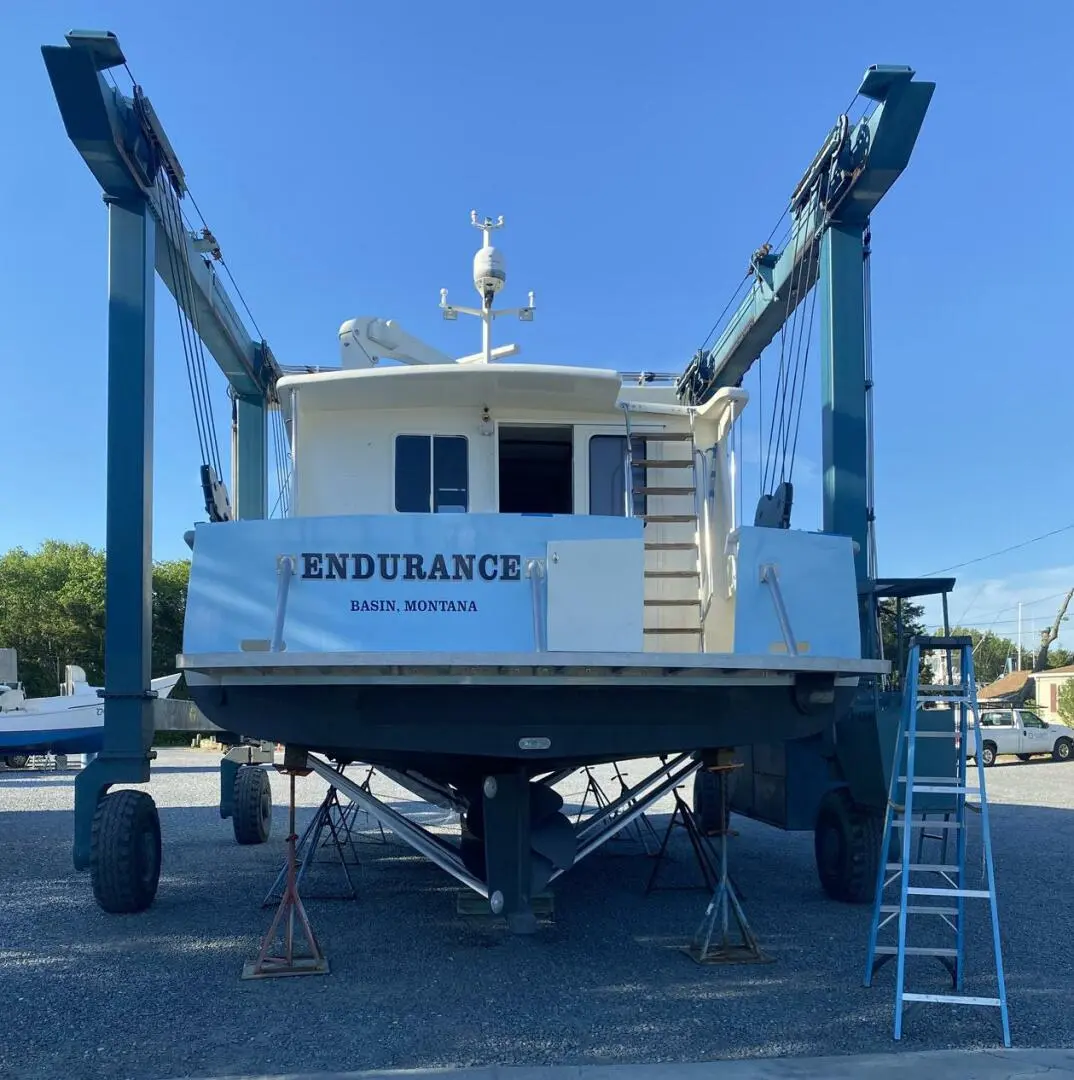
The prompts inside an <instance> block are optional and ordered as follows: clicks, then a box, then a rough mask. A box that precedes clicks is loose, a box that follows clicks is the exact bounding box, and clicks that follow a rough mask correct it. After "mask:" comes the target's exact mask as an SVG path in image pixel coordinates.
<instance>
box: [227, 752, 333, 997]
mask: <svg viewBox="0 0 1074 1080" xmlns="http://www.w3.org/2000/svg"><path fill="white" fill-rule="evenodd" d="M276 768H277V769H278V770H279V771H280V772H282V773H286V774H287V775H288V776H289V777H290V781H291V806H290V829H289V831H288V835H287V884H286V885H285V886H284V890H283V898H282V899H281V901H280V906H279V907H278V908H277V909H276V915H275V917H274V918H273V920H272V925H271V926H270V927H269V929H268V933H267V934H266V935H265V936H264V938H263V939H262V942H261V949H260V951H259V952H258V954H257V958H256V959H255V960H248V961H247V962H246V963H245V964H244V965H243V969H242V978H244V979H270V978H276V977H279V976H283V975H327V974H328V960H327V959H326V958H325V956H324V954H323V953H322V952H321V947H320V946H319V945H318V944H317V938H316V936H315V935H314V933H313V927H312V926H310V921H309V918H308V917H307V916H306V909H305V907H303V905H302V898H301V897H300V896H299V895H298V856H297V854H296V850H295V842H296V840H297V839H298V837H297V836H296V835H295V776H296V775H298V776H308V775H309V774H310V770H309V769H308V768H291V767H289V766H288V765H287V764H286V762H285V764H283V765H277V766H276ZM296 917H297V918H298V921H299V923H301V926H302V932H303V934H304V935H305V937H306V943H307V945H308V946H309V950H310V951H309V954H308V955H305V956H296V955H295V918H296ZM281 923H283V939H284V940H283V948H284V954H283V955H282V956H279V955H276V954H274V953H273V952H272V950H273V948H274V947H275V945H276V940H277V935H278V933H279V931H280V924H281Z"/></svg>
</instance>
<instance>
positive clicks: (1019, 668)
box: [1018, 600, 1022, 671]
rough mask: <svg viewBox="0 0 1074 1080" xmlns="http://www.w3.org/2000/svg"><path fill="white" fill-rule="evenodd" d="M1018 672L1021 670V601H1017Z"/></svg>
mask: <svg viewBox="0 0 1074 1080" xmlns="http://www.w3.org/2000/svg"><path fill="white" fill-rule="evenodd" d="M1018 670H1019V671H1021V670H1022V601H1021V600H1019V601H1018Z"/></svg>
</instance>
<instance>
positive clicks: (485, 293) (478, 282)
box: [474, 247, 507, 302]
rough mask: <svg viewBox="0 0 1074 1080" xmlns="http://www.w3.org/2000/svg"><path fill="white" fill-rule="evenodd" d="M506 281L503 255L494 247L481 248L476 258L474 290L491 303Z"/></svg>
mask: <svg viewBox="0 0 1074 1080" xmlns="http://www.w3.org/2000/svg"><path fill="white" fill-rule="evenodd" d="M506 280H507V271H506V269H505V268H504V261H503V255H502V254H501V253H500V252H499V251H497V250H496V249H495V248H494V247H483V248H480V249H479V250H478V252H477V254H476V255H475V256H474V288H475V289H477V291H478V292H479V293H480V294H481V296H482V297H483V298H484V300H485V301H486V302H489V301H490V300H491V299H492V297H493V296H495V295H496V293H498V292H499V291H500V289H502V288H503V286H504V282H505V281H506Z"/></svg>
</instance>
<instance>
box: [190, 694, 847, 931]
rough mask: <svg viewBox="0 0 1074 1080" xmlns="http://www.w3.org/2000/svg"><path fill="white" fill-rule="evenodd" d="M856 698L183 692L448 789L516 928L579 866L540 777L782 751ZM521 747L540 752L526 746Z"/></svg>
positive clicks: (244, 720) (209, 710)
mask: <svg viewBox="0 0 1074 1080" xmlns="http://www.w3.org/2000/svg"><path fill="white" fill-rule="evenodd" d="M854 693H855V691H854V690H853V689H851V688H846V689H843V688H839V689H836V690H835V692H834V694H833V681H832V679H831V678H830V677H829V678H828V679H827V680H824V679H820V678H817V677H810V678H809V679H806V678H801V679H800V682H799V683H798V685H797V686H788V685H771V686H764V685H756V684H754V685H750V686H741V685H738V686H736V685H733V684H726V683H725V684H713V685H708V686H683V685H676V683H675V680H674V678H673V677H669V678H668V679H667V680H666V681H665V682H664V683H663V684H660V685H657V686H637V685H631V684H630V683H629V682H628V681H626V680H624V681H623V682H622V683H617V684H612V685H605V686H595V685H578V684H562V683H561V684H553V683H549V684H548V685H532V684H528V685H522V684H514V685H512V684H506V683H505V684H498V685H465V684H462V685H460V684H448V685H428V684H425V685H422V684H401V683H396V684H389V685H385V684H366V685H363V684H360V683H355V684H347V685H341V684H327V685H326V684H321V685H314V686H308V685H281V684H278V683H274V684H268V683H258V684H254V685H241V686H205V685H201V686H198V685H191V686H190V694H191V697H192V698H193V699H194V701H195V703H196V704H197V706H198V708H199V709H201V711H202V712H203V713H204V714H205V715H206V716H207V717H208V718H209V719H210V720H211V721H212V722H213V723H214V724H217V725H219V726H220V727H223V728H227V729H229V730H232V731H239V732H242V733H243V734H244V735H246V736H248V737H252V738H258V739H268V740H272V741H274V742H279V743H284V744H287V745H291V746H295V747H301V748H304V749H306V750H310V751H313V752H315V753H321V754H324V755H326V756H327V757H329V758H332V759H334V760H337V761H343V762H350V761H360V762H365V763H367V764H370V765H377V766H381V767H383V768H391V769H397V770H413V771H416V772H419V773H421V774H423V775H424V776H426V777H428V778H430V779H432V780H434V781H436V782H438V783H440V784H444V785H448V786H450V787H452V788H453V789H455V791H456V792H457V793H458V795H459V797H460V800H461V801H462V802H463V803H465V804H466V805H467V806H468V807H469V809H468V812H467V826H468V829H469V831H470V833H471V834H472V836H473V837H474V838H475V839H476V838H480V839H482V840H483V841H484V849H485V850H484V859H483V860H480V861H481V862H482V863H483V870H484V874H483V876H484V879H485V881H486V883H487V884H488V888H489V895H490V897H493V896H495V895H496V894H498V898H497V900H496V903H495V905H494V908H498V909H499V910H500V912H501V913H502V914H503V915H504V917H505V918H506V919H507V920H508V923H509V924H510V925H511V926H512V927H514V928H515V929H518V930H526V929H531V928H532V926H533V919H532V910H531V905H530V898H531V897H532V896H533V895H534V893H536V892H538V891H540V889H541V888H542V887H543V885H544V884H545V883H546V882H547V880H548V878H549V876H550V874H551V873H552V872H553V868H554V867H559V866H561V865H562V864H563V863H566V865H570V863H571V862H572V861H573V847H572V844H573V838H572V837H571V836H568V835H567V832H566V830H569V829H570V825H569V822H567V820H566V818H564V817H563V815H562V814H560V813H559V806H558V805H556V806H552V805H551V804H550V803H549V800H548V795H549V794H554V793H551V792H549V791H548V789H543V790H542V791H541V792H538V791H536V790H534V789H535V788H536V787H539V786H540V785H536V784H533V783H531V781H532V778H533V777H535V776H537V775H540V774H542V773H547V772H550V771H553V770H558V769H561V768H564V767H566V766H574V767H579V766H582V765H595V764H600V763H602V762H609V761H621V760H626V759H629V758H640V757H658V756H661V755H672V754H676V753H683V752H697V753H701V754H703V753H705V752H708V751H711V752H714V751H716V750H717V749H719V748H722V747H729V746H744V745H751V744H754V743H762V744H765V743H784V742H787V741H789V740H801V739H809V738H811V737H815V736H819V735H820V734H821V733H822V732H827V731H830V730H831V728H832V725H833V723H834V722H835V721H836V719H837V717H839V716H840V715H842V714H843V713H845V712H846V711H847V710H848V709H849V708H850V705H851V702H852V700H853V696H854ZM524 747H536V748H533V749H524Z"/></svg>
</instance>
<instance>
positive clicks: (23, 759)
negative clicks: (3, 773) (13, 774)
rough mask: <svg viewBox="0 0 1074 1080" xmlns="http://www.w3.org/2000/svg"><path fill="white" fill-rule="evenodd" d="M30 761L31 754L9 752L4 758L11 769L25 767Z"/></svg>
mask: <svg viewBox="0 0 1074 1080" xmlns="http://www.w3.org/2000/svg"><path fill="white" fill-rule="evenodd" d="M29 761H30V755H29V754H8V755H7V757H5V758H4V764H5V765H7V767H8V768H9V769H25V768H26V766H27V764H28V763H29Z"/></svg>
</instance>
